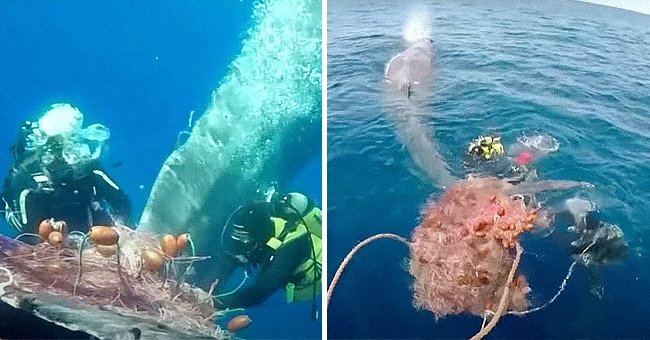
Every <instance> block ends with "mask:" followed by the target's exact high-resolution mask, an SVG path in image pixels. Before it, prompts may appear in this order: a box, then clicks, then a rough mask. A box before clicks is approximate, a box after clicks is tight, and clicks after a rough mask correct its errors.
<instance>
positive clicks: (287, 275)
mask: <svg viewBox="0 0 650 340" xmlns="http://www.w3.org/2000/svg"><path fill="white" fill-rule="evenodd" d="M309 242H310V239H309V237H308V235H304V236H301V237H299V238H297V239H295V240H293V241H291V242H289V243H287V244H285V245H283V246H282V247H280V248H278V250H277V251H276V253H275V256H274V257H273V259H272V260H271V263H270V264H269V265H268V266H267V267H266V268H264V270H262V271H261V272H260V273H259V275H258V276H257V278H256V279H255V282H254V283H253V284H252V285H251V286H247V287H244V288H242V289H240V290H239V291H237V292H235V293H233V294H231V295H228V296H223V297H220V298H218V299H217V301H216V302H217V304H218V305H219V307H220V308H221V309H223V308H247V307H251V306H255V305H258V304H261V303H262V302H264V300H266V299H267V298H268V297H269V296H271V295H273V293H275V292H276V291H277V290H278V289H281V288H283V287H284V286H285V285H286V284H287V283H289V281H290V280H291V278H292V277H293V272H294V271H295V270H296V268H298V266H299V265H300V264H301V263H302V262H303V261H305V258H306V257H307V256H308V254H309V252H310V251H311V245H310V244H309Z"/></svg>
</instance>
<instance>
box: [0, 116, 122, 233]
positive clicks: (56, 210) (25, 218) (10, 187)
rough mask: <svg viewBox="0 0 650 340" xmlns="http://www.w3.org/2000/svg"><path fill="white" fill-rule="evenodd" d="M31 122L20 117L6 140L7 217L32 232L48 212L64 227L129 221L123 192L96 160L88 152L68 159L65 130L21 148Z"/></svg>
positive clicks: (83, 227)
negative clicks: (9, 161)
mask: <svg viewBox="0 0 650 340" xmlns="http://www.w3.org/2000/svg"><path fill="white" fill-rule="evenodd" d="M35 126H37V124H36V123H31V122H26V123H25V126H23V128H22V129H21V132H20V133H19V136H18V138H17V141H16V143H15V145H14V146H12V151H13V155H14V163H13V165H12V166H11V168H10V169H9V173H8V174H7V176H6V177H5V179H4V185H3V190H2V200H3V203H4V212H5V218H6V220H7V222H8V223H9V224H10V225H12V226H13V227H14V228H16V229H17V230H18V231H19V232H20V233H36V232H37V231H38V225H39V224H40V222H41V221H42V220H44V219H50V218H53V219H54V220H57V221H65V222H66V225H67V229H68V231H72V230H79V231H82V232H86V231H87V230H88V228H89V227H90V226H92V225H98V224H102V225H114V224H115V221H120V222H122V223H128V222H130V221H131V204H130V201H129V199H128V197H127V196H126V195H125V194H124V192H123V191H122V190H120V188H119V187H118V186H117V185H116V184H115V182H113V181H112V180H111V179H110V178H109V177H108V175H106V173H105V172H104V170H103V169H102V168H101V167H100V165H99V162H98V161H97V160H96V159H92V158H78V159H77V161H76V162H71V161H70V159H71V158H70V157H71V155H70V154H65V155H64V151H63V150H64V149H65V148H64V147H63V145H64V144H65V143H66V138H69V136H66V137H64V136H59V135H56V136H49V137H47V140H46V142H44V143H43V145H42V146H39V147H38V148H31V149H29V150H27V149H26V141H27V140H28V139H29V138H33V137H34V135H33V131H35V129H36V128H35ZM66 152H69V149H67V150H66ZM44 159H45V160H47V162H44V161H43V160H44ZM70 163H72V164H70Z"/></svg>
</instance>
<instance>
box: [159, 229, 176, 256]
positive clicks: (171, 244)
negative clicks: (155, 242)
mask: <svg viewBox="0 0 650 340" xmlns="http://www.w3.org/2000/svg"><path fill="white" fill-rule="evenodd" d="M160 249H162V251H163V253H165V255H167V256H169V257H176V256H177V255H178V247H177V246H176V238H175V237H174V236H172V235H169V234H167V235H165V236H163V238H162V240H160Z"/></svg>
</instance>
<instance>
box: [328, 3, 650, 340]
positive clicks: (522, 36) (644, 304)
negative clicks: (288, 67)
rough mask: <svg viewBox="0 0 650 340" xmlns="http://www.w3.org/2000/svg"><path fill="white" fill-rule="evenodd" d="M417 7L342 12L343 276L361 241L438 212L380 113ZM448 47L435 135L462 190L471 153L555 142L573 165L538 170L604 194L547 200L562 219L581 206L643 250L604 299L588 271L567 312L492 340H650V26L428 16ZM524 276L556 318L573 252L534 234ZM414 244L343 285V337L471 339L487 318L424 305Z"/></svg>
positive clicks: (331, 46)
mask: <svg viewBox="0 0 650 340" xmlns="http://www.w3.org/2000/svg"><path fill="white" fill-rule="evenodd" d="M413 7H414V3H413V2H409V3H408V4H405V5H397V4H396V2H394V1H387V0H367V1H341V0H334V1H330V2H329V9H328V111H329V112H328V193H329V196H328V209H329V210H328V211H329V215H328V268H329V270H328V273H329V278H330V279H331V277H332V275H333V273H334V270H335V268H336V266H337V265H338V263H340V261H341V260H342V259H343V257H344V256H345V254H346V253H347V252H348V251H349V250H350V249H351V248H352V247H353V246H354V245H355V244H357V243H358V242H359V241H360V240H362V239H364V238H366V237H368V236H371V235H373V234H376V233H381V232H393V233H397V234H400V235H403V236H405V237H408V236H410V233H411V231H412V230H413V228H414V227H415V226H416V225H417V223H418V215H419V210H420V208H421V207H422V205H423V204H424V202H425V200H426V198H427V197H428V196H429V195H431V194H433V195H439V194H440V192H441V191H440V189H438V188H436V187H435V186H433V185H432V184H430V183H429V182H427V180H426V178H425V177H424V176H420V175H419V174H418V171H417V170H416V169H414V168H415V166H414V164H413V162H412V161H411V158H410V156H409V154H408V152H407V150H405V149H404V148H403V147H402V146H401V145H400V143H399V142H398V140H397V138H396V135H395V133H394V131H393V127H392V124H391V123H390V121H389V120H388V119H387V117H386V115H385V113H384V112H383V109H382V106H381V82H382V73H383V69H384V65H385V63H386V62H387V61H388V60H389V59H390V58H391V57H392V56H394V55H395V54H397V53H399V52H400V51H401V50H403V48H404V43H403V40H402V27H403V25H404V24H405V23H406V21H407V19H408V16H409V11H410V9H411V8H413ZM425 7H426V8H427V10H428V11H429V13H430V14H431V16H432V18H433V21H432V33H433V39H434V40H435V44H436V65H437V71H436V75H435V78H436V87H435V90H434V94H433V96H432V100H431V102H430V103H429V105H428V106H427V107H426V110H427V114H429V115H430V117H429V118H428V119H427V124H428V129H429V131H430V133H431V134H432V135H434V136H435V139H436V140H437V141H438V145H439V147H440V149H441V152H442V154H443V155H444V157H445V159H446V160H447V161H448V163H449V164H451V165H452V168H453V173H454V175H456V176H458V177H461V176H462V175H463V170H462V167H461V165H460V164H461V155H462V154H463V152H464V149H465V146H466V145H467V143H468V142H469V141H470V140H472V139H473V138H475V137H476V136H477V135H479V134H481V133H484V132H486V131H496V132H498V133H500V134H501V135H502V136H503V141H504V144H505V145H506V148H508V145H512V144H514V143H515V142H516V139H517V137H519V136H521V135H522V133H534V132H536V131H537V132H546V133H549V134H551V135H553V136H554V137H555V138H557V139H558V140H559V142H560V149H559V150H558V152H556V153H554V154H551V155H549V156H548V157H546V158H544V159H541V160H540V161H538V162H536V163H535V167H536V168H537V171H538V173H539V176H540V177H542V178H544V179H571V180H581V181H590V182H592V183H594V184H595V185H596V188H595V189H593V190H573V191H568V192H563V193H555V194H552V195H549V194H547V195H542V196H540V199H542V200H543V201H545V202H546V204H547V206H550V207H556V208H557V207H559V206H560V205H561V203H562V201H563V200H564V199H566V198H569V197H572V196H575V195H581V196H582V197H586V198H589V199H591V200H592V201H594V202H595V203H596V204H598V206H599V207H600V208H601V212H602V216H603V218H604V219H605V220H606V221H608V222H611V223H615V224H618V225H620V226H621V227H622V229H623V230H624V232H625V234H626V238H627V240H628V241H629V243H630V253H629V256H628V257H627V258H626V259H625V261H624V262H623V263H620V264H618V265H614V266H609V267H607V268H604V269H603V270H602V272H601V279H602V284H603V286H604V294H603V296H602V298H600V299H599V298H597V297H595V296H594V295H593V294H591V293H590V292H589V288H590V286H589V282H588V280H587V273H586V270H585V268H584V267H578V268H577V269H576V271H575V273H574V276H573V277H572V279H571V280H570V281H569V283H568V286H567V287H566V290H565V291H564V293H563V294H562V295H561V296H560V298H559V299H558V300H557V301H556V302H555V303H554V304H552V305H551V306H549V307H548V308H546V309H544V310H542V311H539V312H536V313H534V314H530V315H528V316H526V317H523V318H519V317H514V316H506V317H504V318H503V319H502V320H501V321H500V323H499V325H498V326H497V328H496V329H494V330H493V331H492V333H491V335H490V336H491V337H493V338H548V337H553V338H575V337H580V338H612V337H614V338H639V337H647V336H648V334H650V326H648V325H650V314H649V313H648V301H650V293H649V291H650V269H649V267H648V261H647V256H648V255H647V251H646V248H647V246H648V245H647V243H648V237H649V236H648V234H649V232H648V230H649V227H648V220H650V210H648V203H647V202H649V201H650V193H649V192H648V190H649V189H650V177H648V173H649V172H650V162H649V161H648V160H649V159H650V59H649V57H648V56H649V55H650V16H646V15H641V14H637V13H633V12H627V11H623V10H618V9H613V8H608V7H601V6H595V5H590V4H584V3H578V2H573V1H536V2H528V1H526V2H516V3H515V2H511V1H486V2H483V1H482V2H447V1H445V2H426V4H425ZM564 227H566V226H564ZM523 246H524V247H525V250H526V253H525V254H524V256H523V259H522V263H521V266H520V269H521V271H522V272H523V273H524V274H525V275H527V277H528V279H529V280H530V285H531V288H532V289H533V292H532V295H531V298H532V303H533V305H536V306H537V305H541V304H542V303H544V302H545V301H547V300H548V299H549V298H550V297H551V296H552V295H553V294H554V293H555V292H556V291H557V289H558V287H559V285H560V283H561V281H562V279H563V278H564V276H565V275H566V271H567V269H568V267H569V265H570V263H571V259H570V256H569V253H568V251H567V248H566V247H565V245H562V244H558V243H555V242H554V241H552V240H551V239H550V238H541V237H540V236H534V235H533V236H530V235H529V236H526V237H525V238H524V239H523ZM407 256H408V251H407V249H406V247H404V245H403V244H400V243H399V242H395V241H392V240H381V241H378V242H377V243H375V244H372V245H370V246H368V247H367V248H364V249H363V250H362V251H361V252H360V253H359V254H358V256H357V257H356V258H355V259H354V260H353V261H352V262H351V264H350V266H349V267H348V269H347V270H346V271H345V272H344V274H343V276H342V278H341V281H340V283H339V285H338V287H337V290H336V291H335V292H334V296H333V297H332V302H331V305H330V307H329V309H328V336H330V337H333V338H467V337H469V336H471V335H473V334H474V333H475V332H476V331H478V329H479V328H480V325H481V321H482V320H481V319H480V318H479V317H475V316H465V315H460V316H451V317H447V318H445V319H442V320H440V321H438V322H436V321H435V320H434V318H433V315H432V314H431V313H429V312H426V311H417V310H415V309H414V308H413V307H412V305H411V291H410V283H411V278H410V276H409V274H408V272H407V271H406V270H405V267H406V260H405V259H406V258H407Z"/></svg>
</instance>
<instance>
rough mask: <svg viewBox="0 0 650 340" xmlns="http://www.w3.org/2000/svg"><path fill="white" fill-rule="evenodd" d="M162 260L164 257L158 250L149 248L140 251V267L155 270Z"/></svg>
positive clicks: (160, 265)
mask: <svg viewBox="0 0 650 340" xmlns="http://www.w3.org/2000/svg"><path fill="white" fill-rule="evenodd" d="M164 262H165V259H163V257H162V256H161V255H160V254H158V252H156V251H154V250H151V249H145V250H143V251H142V268H144V269H146V270H149V271H152V272H157V271H159V270H160V267H162V265H163V263H164Z"/></svg>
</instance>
